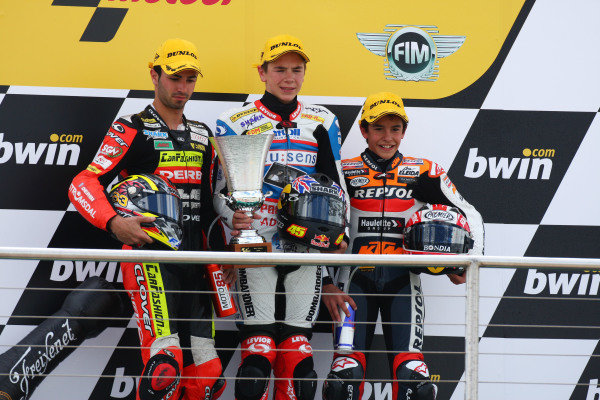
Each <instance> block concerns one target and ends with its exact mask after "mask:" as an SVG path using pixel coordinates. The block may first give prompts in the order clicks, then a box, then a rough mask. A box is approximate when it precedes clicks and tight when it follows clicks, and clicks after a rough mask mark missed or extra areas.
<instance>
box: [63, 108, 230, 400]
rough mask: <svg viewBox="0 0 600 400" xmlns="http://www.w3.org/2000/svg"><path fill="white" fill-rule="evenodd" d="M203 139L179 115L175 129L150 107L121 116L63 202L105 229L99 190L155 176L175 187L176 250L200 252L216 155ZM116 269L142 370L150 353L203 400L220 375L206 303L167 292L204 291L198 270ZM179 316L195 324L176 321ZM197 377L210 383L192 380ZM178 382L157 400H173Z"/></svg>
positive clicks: (218, 234)
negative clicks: (132, 317) (179, 230)
mask: <svg viewBox="0 0 600 400" xmlns="http://www.w3.org/2000/svg"><path fill="white" fill-rule="evenodd" d="M210 135H211V132H210V130H209V128H208V127H207V126H206V125H205V124H203V123H200V122H196V121H190V120H187V119H186V118H185V117H184V118H183V124H182V125H180V126H179V127H178V129H177V130H170V129H169V128H168V126H167V125H166V123H165V122H164V121H163V120H162V119H161V117H160V116H159V115H158V113H157V112H156V110H154V108H153V107H152V106H148V107H146V109H145V110H143V111H142V112H140V113H138V114H134V115H127V116H123V117H120V118H119V119H118V120H117V121H115V122H114V123H113V124H112V126H111V127H110V129H109V130H108V133H107V134H106V136H105V137H104V140H103V141H102V144H101V145H100V148H99V150H98V152H97V153H96V156H95V157H94V159H93V161H92V162H91V163H90V165H89V166H88V167H87V169H85V170H83V171H82V172H80V173H79V174H78V175H77V176H75V178H74V179H73V182H72V183H71V186H70V188H69V199H70V200H71V202H72V203H73V205H74V206H75V208H77V210H78V211H79V212H80V213H81V215H82V216H83V217H85V218H86V219H87V220H88V221H89V222H90V223H92V224H93V225H94V226H96V227H98V228H100V229H104V230H106V229H107V224H108V221H109V220H110V219H111V218H113V217H114V216H115V215H117V213H116V212H115V210H114V209H113V207H112V205H111V203H110V201H109V200H108V197H107V194H106V191H105V188H106V187H107V185H109V184H110V182H112V181H113V179H114V178H115V177H117V175H119V176H120V177H122V178H124V177H126V176H129V175H135V174H139V173H153V174H159V175H162V176H164V177H166V178H168V179H169V180H170V181H171V183H172V184H173V185H174V186H175V187H176V188H177V190H178V191H179V194H180V196H181V199H182V205H183V230H184V233H183V240H182V244H181V247H180V250H202V249H205V248H206V246H207V243H208V242H209V238H208V237H207V233H208V231H209V229H208V227H209V225H210V224H211V222H213V220H214V218H215V217H216V214H215V213H214V209H213V206H212V195H213V189H214V180H213V174H216V169H215V168H214V162H213V159H214V157H215V153H214V151H213V148H212V145H211V143H210V142H209V140H208V138H209V136H210ZM214 233H215V235H211V238H210V244H211V245H212V247H213V248H218V247H219V246H220V247H221V248H222V246H223V242H224V235H223V231H222V226H221V225H219V224H215V228H214ZM124 248H127V249H130V247H129V246H124ZM121 271H122V274H123V284H124V286H125V289H126V290H127V291H128V293H129V296H130V298H131V301H132V304H133V308H134V311H135V314H136V318H137V323H138V332H139V334H140V343H141V346H142V348H141V351H142V361H143V362H144V365H146V366H147V364H148V361H149V360H150V359H152V357H154V356H156V355H157V354H160V355H161V356H164V357H167V358H166V359H167V360H168V357H171V358H174V359H175V361H176V364H177V367H176V369H178V371H177V372H178V374H179V375H180V376H182V377H183V379H182V382H183V384H184V385H185V386H186V396H193V395H194V394H195V393H196V394H198V395H200V394H201V395H202V398H205V393H206V392H207V390H208V393H210V392H211V391H212V390H213V385H214V384H215V382H216V380H217V379H218V377H219V376H220V375H221V372H222V367H221V362H220V360H219V358H218V356H217V353H216V351H215V348H214V340H213V338H212V322H211V317H212V308H211V307H212V306H211V301H210V298H209V296H208V295H207V294H198V293H195V294H192V293H183V294H181V293H173V291H182V290H183V291H206V290H208V286H207V283H206V280H205V279H204V276H203V274H204V272H203V268H201V267H200V266H198V265H191V264H162V263H161V264H158V263H121ZM179 318H183V319H195V320H196V321H192V322H187V321H178V320H177V319H179ZM198 319H199V320H200V321H197V320H198ZM190 347H191V352H190V351H184V352H183V354H182V351H181V348H190ZM173 366H174V368H175V364H173ZM186 376H187V377H188V378H186ZM198 376H204V377H209V378H207V379H193V377H198ZM179 381H180V380H179V379H177V381H176V382H175V383H176V384H175V385H172V387H171V386H169V390H166V391H165V392H166V393H165V394H164V395H162V396H160V397H156V398H161V399H162V398H178V397H177V396H178V395H177V393H179V391H180V388H181V385H178V383H179ZM221 384H222V383H221V382H219V385H217V386H220V385H221ZM216 389H217V390H216V391H219V388H216ZM139 396H140V394H139V388H138V398H139ZM217 397H218V396H217ZM186 398H187V397H186ZM189 398H196V397H189ZM213 398H216V397H213Z"/></svg>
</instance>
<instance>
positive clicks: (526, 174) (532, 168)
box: [465, 148, 555, 179]
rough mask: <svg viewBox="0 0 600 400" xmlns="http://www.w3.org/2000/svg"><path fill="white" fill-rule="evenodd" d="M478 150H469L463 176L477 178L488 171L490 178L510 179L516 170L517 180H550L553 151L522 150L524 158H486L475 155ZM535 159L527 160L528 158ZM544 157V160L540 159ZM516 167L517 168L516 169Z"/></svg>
mask: <svg viewBox="0 0 600 400" xmlns="http://www.w3.org/2000/svg"><path fill="white" fill-rule="evenodd" d="M478 150H479V149H478V148H471V149H469V158H468V159H467V167H466V169H465V176H466V177H467V178H479V177H481V176H483V174H485V171H486V170H488V169H489V173H490V178H492V179H497V178H502V179H510V178H512V177H513V175H514V173H515V171H517V169H518V173H517V179H550V173H551V172H552V160H551V159H550V158H549V157H554V154H555V150H554V149H533V150H531V149H523V155H524V156H525V158H510V159H509V158H507V157H500V158H497V157H488V158H485V157H483V156H479V155H477V151H478ZM531 156H533V157H537V158H529V157H531ZM541 157H544V158H541ZM517 167H518V168H517Z"/></svg>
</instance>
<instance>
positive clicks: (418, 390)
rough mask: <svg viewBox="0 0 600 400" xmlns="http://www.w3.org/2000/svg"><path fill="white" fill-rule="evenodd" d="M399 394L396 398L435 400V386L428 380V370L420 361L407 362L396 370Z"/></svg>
mask: <svg viewBox="0 0 600 400" xmlns="http://www.w3.org/2000/svg"><path fill="white" fill-rule="evenodd" d="M396 377H397V378H398V380H399V382H398V386H399V388H400V392H399V394H398V398H401V399H404V398H406V399H407V400H435V399H436V397H437V386H436V385H435V384H433V383H431V380H430V379H429V368H427V364H425V363H424V362H423V361H421V360H407V361H405V362H403V363H402V364H400V365H399V366H398V368H397V369H396ZM403 395H404V396H405V397H402V396H403Z"/></svg>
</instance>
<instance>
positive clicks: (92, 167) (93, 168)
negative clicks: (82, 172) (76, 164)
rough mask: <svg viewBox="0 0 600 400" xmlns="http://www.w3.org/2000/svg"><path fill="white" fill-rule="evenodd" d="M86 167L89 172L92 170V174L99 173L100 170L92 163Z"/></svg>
mask: <svg viewBox="0 0 600 400" xmlns="http://www.w3.org/2000/svg"><path fill="white" fill-rule="evenodd" d="M86 169H87V170H88V171H90V172H93V173H94V174H99V173H100V172H102V171H100V170H99V169H98V168H96V167H94V166H93V165H88V167H87V168H86Z"/></svg>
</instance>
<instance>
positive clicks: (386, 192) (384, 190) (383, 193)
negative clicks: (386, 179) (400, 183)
mask: <svg viewBox="0 0 600 400" xmlns="http://www.w3.org/2000/svg"><path fill="white" fill-rule="evenodd" d="M354 197H355V198H357V199H380V198H383V197H385V198H395V199H412V189H406V188H405V187H395V186H386V187H376V188H364V189H356V191H355V192H354Z"/></svg>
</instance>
